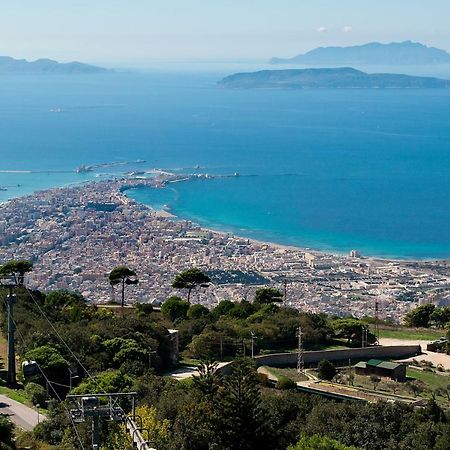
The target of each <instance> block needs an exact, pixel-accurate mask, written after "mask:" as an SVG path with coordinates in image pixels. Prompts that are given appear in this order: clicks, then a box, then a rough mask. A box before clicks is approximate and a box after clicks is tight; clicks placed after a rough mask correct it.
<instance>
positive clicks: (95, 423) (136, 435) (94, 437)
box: [25, 287, 148, 449]
mask: <svg viewBox="0 0 450 450" xmlns="http://www.w3.org/2000/svg"><path fill="white" fill-rule="evenodd" d="M25 289H26V291H27V292H28V294H29V295H30V297H31V299H32V300H33V302H34V303H35V305H36V306H37V308H38V309H39V312H40V313H41V315H42V316H43V317H44V318H45V320H46V321H47V322H48V323H49V325H50V326H51V328H52V330H53V331H54V332H55V335H56V336H57V337H58V339H59V340H60V341H61V342H62V343H63V344H64V346H65V347H66V348H67V350H69V352H70V354H71V355H72V356H73V357H74V358H75V360H76V361H77V363H78V364H79V365H80V366H81V367H82V368H83V370H84V371H85V372H86V375H87V376H88V377H89V378H90V379H91V380H92V381H93V382H94V383H95V385H96V386H97V388H98V389H99V390H100V391H101V392H102V393H103V394H105V395H108V396H110V397H111V396H116V395H123V394H120V393H119V394H108V393H107V392H106V391H105V390H104V389H103V388H102V387H101V385H100V383H99V382H98V380H97V379H96V378H95V377H94V376H92V375H91V373H90V372H89V371H88V370H87V369H86V367H85V366H84V365H83V363H82V362H81V361H80V359H79V358H78V357H77V355H76V354H75V353H74V352H73V350H72V349H71V348H70V347H69V345H68V344H67V342H66V341H65V340H64V339H63V338H62V337H61V335H60V334H59V333H58V331H57V330H56V328H55V327H54V325H53V323H52V322H51V321H50V320H49V318H48V317H47V315H46V314H45V312H44V311H43V310H42V308H41V306H40V305H39V303H38V302H37V300H36V299H35V298H34V295H33V293H32V292H31V291H30V289H28V288H27V287H25ZM53 389H54V388H53ZM118 409H119V410H120V411H121V413H122V414H123V417H127V415H126V413H125V411H124V409H123V408H122V407H121V406H120V405H119V406H118ZM69 414H70V417H71V420H72V423H73V420H74V417H73V415H72V414H71V413H70V412H69ZM133 414H134V413H133ZM98 418H99V417H97V416H96V417H93V421H92V448H93V449H98V448H99V437H98ZM94 419H95V420H94ZM127 420H129V422H130V424H131V429H132V430H133V432H132V439H133V440H134V439H135V438H138V439H140V441H144V440H143V438H142V436H141V435H140V431H139V429H138V427H137V426H136V424H135V422H134V420H135V418H134V415H133V420H131V419H129V418H128V419H127ZM73 425H74V427H75V424H74V423H73ZM145 445H147V444H145ZM147 448H148V447H147Z"/></svg>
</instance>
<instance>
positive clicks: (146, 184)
mask: <svg viewBox="0 0 450 450" xmlns="http://www.w3.org/2000/svg"><path fill="white" fill-rule="evenodd" d="M145 172H146V173H147V174H153V175H154V176H153V177H152V178H130V177H127V176H126V175H125V174H122V175H117V174H111V175H110V176H104V177H102V178H96V179H84V180H79V181H75V182H68V183H65V184H64V185H61V186H56V187H51V188H44V189H37V190H35V191H32V192H28V193H26V194H24V195H20V196H17V197H11V198H10V199H8V200H5V201H2V202H0V206H2V205H5V204H8V203H10V202H11V201H13V200H16V199H20V198H26V197H29V196H33V195H35V194H38V193H40V192H45V191H49V190H50V191H51V190H53V189H65V188H70V187H73V186H82V185H85V186H89V185H91V184H94V185H95V184H98V183H102V182H105V181H117V182H119V183H120V186H119V187H118V193H119V194H122V195H124V196H125V197H126V198H127V199H131V200H133V201H136V200H134V199H133V198H131V197H128V196H127V194H126V191H127V190H129V189H139V188H163V187H166V186H167V185H170V184H173V183H181V182H186V181H192V180H195V179H199V178H203V179H213V178H229V177H233V176H234V175H208V174H186V173H179V174H175V173H173V172H170V171H169V170H162V169H148V170H146V171H145ZM130 182H132V183H133V184H132V185H130ZM136 202H137V203H139V204H141V205H143V206H146V207H148V208H150V209H151V210H153V211H154V212H155V214H156V215H157V216H158V217H160V218H166V219H172V220H188V221H191V222H193V223H195V224H196V225H198V226H199V227H200V228H201V229H203V230H205V231H209V232H212V233H216V234H220V235H224V236H226V235H232V236H235V237H236V238H240V239H245V240H248V241H249V242H252V243H254V244H256V245H265V246H269V247H273V248H277V249H284V250H296V251H301V252H304V253H310V254H313V255H317V256H323V257H327V256H328V257H329V256H332V257H336V258H345V257H347V256H348V254H349V251H350V250H351V249H350V250H345V251H344V250H342V251H339V250H325V249H321V248H314V247H313V246H311V247H310V246H308V247H306V246H302V245H296V244H284V243H280V242H275V241H273V240H270V239H264V238H255V237H249V236H246V235H245V234H240V233H239V231H236V230H234V229H233V227H232V226H231V227H230V229H228V230H227V229H226V226H220V225H218V226H217V227H214V225H213V226H211V225H202V224H201V223H197V222H196V221H195V219H190V218H189V217H183V216H178V215H177V214H175V213H174V212H173V211H172V210H171V209H170V208H169V207H168V208H155V207H153V206H152V205H151V204H146V203H143V202H139V201H136ZM224 228H225V229H224ZM355 250H358V249H357V248H356V249H355ZM361 259H363V260H366V261H380V262H390V263H394V264H401V263H409V264H421V263H423V264H427V263H434V262H447V261H449V260H450V256H449V257H442V258H435V257H424V258H420V257H396V256H384V255H376V254H365V253H363V254H362V257H361Z"/></svg>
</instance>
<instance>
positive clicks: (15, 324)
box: [8, 310, 85, 450]
mask: <svg viewBox="0 0 450 450" xmlns="http://www.w3.org/2000/svg"><path fill="white" fill-rule="evenodd" d="M8 315H9V318H10V319H11V321H12V322H13V323H14V329H15V330H16V331H17V334H18V335H19V337H20V339H21V340H22V344H23V346H24V347H26V343H25V338H24V336H23V334H22V332H21V331H20V329H19V328H18V327H17V323H16V322H15V320H14V318H13V317H12V316H11V315H10V314H9V310H8ZM37 368H38V369H39V372H41V374H42V376H43V377H44V379H45V382H46V383H47V385H48V386H50V387H51V388H52V389H53V392H54V393H55V395H56V398H57V399H58V400H59V402H60V403H61V405H62V407H63V408H64V409H65V411H66V414H67V415H68V417H69V420H70V422H71V424H72V427H73V429H74V431H75V435H76V437H77V440H78V442H79V444H80V447H81V449H82V450H85V448H84V445H83V441H82V440H81V436H80V433H79V431H78V429H77V427H76V425H75V423H74V421H73V418H72V415H71V414H70V411H69V410H68V408H67V406H66V405H65V404H64V402H63V401H62V399H61V397H60V396H59V394H58V392H57V391H56V389H55V388H54V387H53V386H52V384H53V383H52V382H51V381H50V380H49V379H48V377H47V375H46V374H45V372H44V370H43V369H42V367H41V366H40V365H39V364H37ZM55 384H57V383H55Z"/></svg>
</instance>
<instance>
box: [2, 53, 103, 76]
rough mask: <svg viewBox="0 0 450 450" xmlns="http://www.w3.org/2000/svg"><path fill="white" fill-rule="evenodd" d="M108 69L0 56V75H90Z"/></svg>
mask: <svg viewBox="0 0 450 450" xmlns="http://www.w3.org/2000/svg"><path fill="white" fill-rule="evenodd" d="M107 72H111V70H109V69H104V68H102V67H97V66H92V65H90V64H84V63H80V62H70V63H59V62H57V61H53V60H51V59H38V60H36V61H27V60H25V59H14V58H11V57H9V56H0V74H10V73H56V74H91V73H107Z"/></svg>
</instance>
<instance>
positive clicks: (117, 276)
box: [108, 266, 139, 308]
mask: <svg viewBox="0 0 450 450" xmlns="http://www.w3.org/2000/svg"><path fill="white" fill-rule="evenodd" d="M108 279H109V284H110V285H111V286H115V285H116V284H121V285H122V297H121V306H122V308H123V306H124V304H125V286H127V285H130V284H138V283H139V280H138V279H137V278H136V272H135V271H134V270H131V269H129V268H128V267H127V266H117V267H115V268H114V269H113V270H111V272H110V273H109V277H108Z"/></svg>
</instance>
